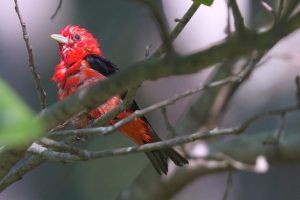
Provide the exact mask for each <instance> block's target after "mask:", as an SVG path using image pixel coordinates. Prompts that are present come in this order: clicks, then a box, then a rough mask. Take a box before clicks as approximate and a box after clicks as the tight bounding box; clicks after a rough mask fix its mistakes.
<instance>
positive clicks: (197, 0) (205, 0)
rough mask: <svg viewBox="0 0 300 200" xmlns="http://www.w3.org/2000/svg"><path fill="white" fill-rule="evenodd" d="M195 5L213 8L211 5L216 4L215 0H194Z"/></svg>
mask: <svg viewBox="0 0 300 200" xmlns="http://www.w3.org/2000/svg"><path fill="white" fill-rule="evenodd" d="M193 2H194V3H197V4H203V5H206V6H211V4H212V3H213V2H214V0H193Z"/></svg>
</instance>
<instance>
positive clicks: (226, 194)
mask: <svg viewBox="0 0 300 200" xmlns="http://www.w3.org/2000/svg"><path fill="white" fill-rule="evenodd" d="M232 184H233V172H232V170H229V171H228V175H227V179H226V186H225V191H224V194H223V198H222V200H228V197H229V192H230V190H231V188H232Z"/></svg>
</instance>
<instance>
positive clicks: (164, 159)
mask: <svg viewBox="0 0 300 200" xmlns="http://www.w3.org/2000/svg"><path fill="white" fill-rule="evenodd" d="M146 155H147V157H148V158H149V160H150V162H151V164H152V165H153V167H154V168H155V170H156V171H157V172H158V173H159V174H162V173H164V174H167V173H168V159H171V160H172V161H173V162H174V163H175V165H177V166H183V165H186V164H188V163H189V161H188V160H187V159H185V158H184V157H183V156H181V155H180V154H179V153H178V152H176V151H175V150H174V149H172V148H171V147H166V148H163V149H160V150H154V151H150V152H146Z"/></svg>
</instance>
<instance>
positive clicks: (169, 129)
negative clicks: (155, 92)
mask: <svg viewBox="0 0 300 200" xmlns="http://www.w3.org/2000/svg"><path fill="white" fill-rule="evenodd" d="M161 113H162V115H163V117H164V120H165V124H166V127H167V129H168V131H169V132H170V134H171V137H176V136H177V133H176V130H175V128H174V127H173V126H172V124H171V122H170V120H169V117H168V113H167V109H166V107H162V108H161Z"/></svg>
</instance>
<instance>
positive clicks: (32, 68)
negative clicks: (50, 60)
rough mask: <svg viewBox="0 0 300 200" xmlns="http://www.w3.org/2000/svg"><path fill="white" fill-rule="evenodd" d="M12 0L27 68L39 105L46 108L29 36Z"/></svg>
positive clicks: (16, 3)
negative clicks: (25, 53)
mask: <svg viewBox="0 0 300 200" xmlns="http://www.w3.org/2000/svg"><path fill="white" fill-rule="evenodd" d="M14 1H15V10H16V13H17V15H18V18H19V21H20V24H21V28H22V32H23V39H24V41H25V45H26V48H27V52H28V61H29V68H30V71H31V74H32V76H33V79H34V82H35V87H36V89H37V92H38V95H39V99H40V106H41V109H42V110H43V109H45V108H46V92H45V91H44V89H43V87H42V84H41V78H40V75H39V73H38V72H37V69H36V67H35V64H34V60H33V53H32V47H31V44H30V41H29V36H28V32H27V28H26V24H25V22H24V21H23V19H22V16H21V13H20V9H19V5H18V1H17V0H14Z"/></svg>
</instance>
